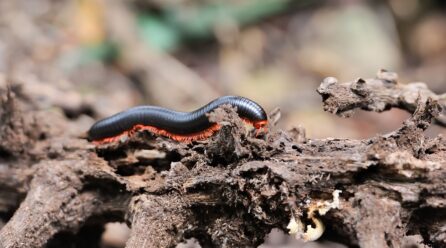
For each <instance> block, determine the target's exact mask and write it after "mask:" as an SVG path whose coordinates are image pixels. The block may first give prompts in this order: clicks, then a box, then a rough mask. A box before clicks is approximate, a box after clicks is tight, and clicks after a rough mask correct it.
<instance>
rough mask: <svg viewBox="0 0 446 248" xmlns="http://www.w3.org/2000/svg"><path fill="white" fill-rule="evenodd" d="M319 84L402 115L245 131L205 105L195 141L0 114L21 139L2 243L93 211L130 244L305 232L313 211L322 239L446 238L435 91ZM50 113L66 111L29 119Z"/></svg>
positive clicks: (247, 243)
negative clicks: (206, 126) (390, 122)
mask: <svg viewBox="0 0 446 248" xmlns="http://www.w3.org/2000/svg"><path fill="white" fill-rule="evenodd" d="M384 74H386V75H387V76H386V77H390V76H389V75H393V74H389V73H384ZM418 85H419V84H418ZM420 89H421V90H420ZM319 92H320V93H321V94H322V96H323V100H324V104H325V107H326V109H327V110H329V111H331V112H333V113H338V114H349V113H350V112H351V111H352V110H354V109H355V108H362V109H366V110H375V111H384V110H387V109H389V108H390V107H400V108H404V109H407V110H408V111H410V112H412V113H413V115H412V117H411V118H410V119H408V120H407V121H405V122H404V123H403V125H402V126H401V127H400V128H399V129H398V130H395V131H394V132H391V133H389V134H386V135H381V136H377V137H374V138H372V139H367V140H349V139H319V140H317V139H306V138H305V135H304V130H302V129H300V130H298V129H294V130H292V131H290V132H284V131H270V133H269V134H268V135H267V136H266V137H261V138H256V137H254V134H253V132H252V131H247V130H246V129H245V127H244V126H243V122H242V121H241V120H240V119H239V117H238V116H237V115H236V112H235V111H234V110H233V109H232V108H230V107H224V108H222V109H218V110H217V111H216V112H214V113H213V114H212V115H211V116H210V119H211V120H212V121H216V122H219V123H220V124H221V125H222V126H223V128H222V130H221V131H220V132H218V134H217V135H215V136H213V137H211V138H210V139H208V140H205V141H201V142H194V143H191V144H183V143H177V142H174V141H171V140H168V139H165V138H161V137H154V136H153V135H151V134H149V133H138V134H137V135H135V136H133V137H130V138H128V139H127V140H123V141H122V142H121V143H116V144H111V145H107V146H101V147H97V148H94V147H93V146H92V145H90V144H88V143H87V142H86V141H83V140H79V139H77V138H74V137H69V136H66V135H52V134H51V133H48V134H47V135H45V136H43V137H42V136H39V137H40V138H35V136H33V135H25V134H26V133H27V132H24V129H26V128H27V126H26V125H9V127H12V128H13V131H14V133H23V134H24V135H23V137H22V138H23V141H24V142H25V143H27V144H29V146H30V147H29V149H25V150H23V151H19V150H17V149H14V150H11V152H8V155H7V156H3V155H2V156H1V158H0V159H1V162H0V168H1V170H0V178H2V179H3V180H4V181H5V182H0V183H1V184H2V185H9V187H10V188H13V187H18V190H17V191H16V196H17V197H16V198H14V199H16V200H15V201H16V202H14V203H11V202H10V203H9V204H3V205H0V206H1V207H2V208H0V211H2V212H7V211H9V212H12V211H14V210H15V213H14V215H13V216H12V218H10V219H8V218H5V219H4V220H5V221H7V224H6V225H5V226H4V227H3V228H2V229H1V230H0V247H5V248H9V247H42V246H44V245H45V244H47V243H48V242H52V241H54V239H57V237H58V236H57V234H58V233H61V232H71V233H73V235H77V236H76V237H77V238H78V239H82V234H81V233H82V232H79V230H80V229H81V228H82V227H83V226H85V225H87V224H88V222H89V220H91V219H92V218H93V217H95V216H105V217H104V218H103V220H102V223H105V222H107V221H112V220H121V221H126V222H127V223H128V224H129V225H130V227H131V229H132V231H131V237H130V239H129V241H128V243H127V247H174V246H175V245H176V244H178V243H179V242H181V241H183V240H184V239H186V238H190V237H195V238H196V239H197V240H198V241H199V242H200V243H201V245H202V246H203V247H253V246H257V245H259V244H261V242H262V241H263V239H264V237H265V235H266V234H267V233H268V232H269V231H270V230H271V229H272V228H274V227H278V228H281V229H282V230H285V231H288V230H287V225H288V224H289V223H290V221H291V220H295V222H294V223H295V227H296V226H297V227H296V230H294V231H295V235H296V236H298V237H303V238H307V239H311V237H313V238H314V237H316V236H315V235H309V234H308V233H307V234H305V232H306V231H308V230H310V229H311V225H313V226H314V225H315V224H317V223H319V222H322V223H323V224H324V225H325V226H326V231H325V233H324V234H323V236H322V237H321V238H322V239H329V240H337V241H340V242H343V243H345V244H348V245H355V244H356V245H359V246H361V247H401V246H405V245H415V246H418V247H423V246H424V245H431V246H434V247H442V246H445V245H446V243H445V239H444V238H445V230H446V200H445V197H444V194H445V192H446V167H445V164H446V142H445V140H444V139H443V138H442V137H441V136H439V137H436V138H433V139H432V138H427V137H425V136H424V134H423V132H424V130H425V129H426V128H427V127H428V126H429V124H430V122H431V121H432V120H433V119H435V118H437V120H438V116H439V115H440V113H441V105H444V100H443V99H442V98H441V97H439V96H436V95H434V94H433V93H432V92H430V91H429V90H427V89H426V88H423V87H421V88H420V87H418V86H416V85H412V84H408V85H405V86H403V85H400V84H398V83H396V81H395V80H393V79H392V80H391V79H389V78H387V79H385V78H382V76H380V77H379V78H377V79H370V80H358V81H356V82H353V83H345V84H338V83H334V81H333V80H332V79H327V80H325V81H324V82H323V83H322V84H321V86H320V87H319ZM16 95H17V96H16V97H13V98H9V99H10V100H11V99H13V100H14V101H16V102H17V103H19V104H16V107H12V108H11V107H8V106H9V105H2V111H4V112H5V111H6V112H8V111H9V112H11V111H12V112H13V113H14V115H8V116H9V117H7V119H6V120H4V121H3V122H2V125H3V126H1V127H0V132H1V133H0V135H2V137H7V138H6V139H5V140H3V141H2V143H1V145H2V147H3V149H6V148H7V147H8V144H12V143H13V142H16V140H15V138H14V136H3V135H5V131H4V130H8V129H7V128H6V127H5V126H4V125H5V124H3V123H7V122H9V123H11V122H12V123H23V120H26V119H27V118H38V117H37V115H34V114H33V112H32V111H31V112H29V113H28V114H27V115H21V114H20V113H21V112H18V110H17V106H19V105H24V106H26V104H30V103H27V102H26V101H25V100H24V99H22V98H21V97H20V96H19V94H16ZM11 106H12V105H11ZM3 116H5V115H3ZM12 116H15V117H14V118H15V119H14V118H13V117H12ZM17 117H19V118H17ZM8 118H9V119H8ZM55 121H59V122H67V120H65V119H63V118H59V119H57V120H55V119H51V118H50V119H48V118H47V119H38V120H37V123H40V124H41V123H45V122H53V123H54V122H55ZM5 128H6V129H5ZM34 129H35V132H37V131H39V130H41V128H40V127H39V126H37V127H36V128H34ZM11 147H13V146H11ZM36 154H38V155H36ZM9 177H11V180H10V182H8V179H7V178H9ZM28 189H29V190H28ZM336 190H341V191H342V193H341V194H340V195H339V197H337V196H336V194H337V193H335V194H333V192H338V191H336ZM0 192H3V193H2V194H0V197H2V198H0V202H2V203H3V202H7V201H6V200H5V199H3V196H4V195H5V192H6V191H5V190H4V189H3V190H0ZM25 193H26V197H25V199H24V200H23V201H22V202H21V203H20V201H21V200H22V199H23V196H24V195H25ZM333 197H334V198H335V199H333ZM19 203H20V207H18V209H15V208H16V206H17V205H18V204H19ZM326 211H328V212H327V213H325V212H326ZM299 224H301V225H300V226H299ZM307 225H310V227H309V226H307ZM318 225H319V224H318ZM299 227H300V228H302V230H299Z"/></svg>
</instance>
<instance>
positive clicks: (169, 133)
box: [88, 96, 268, 144]
mask: <svg viewBox="0 0 446 248" xmlns="http://www.w3.org/2000/svg"><path fill="white" fill-rule="evenodd" d="M225 104H228V105H232V106H234V107H236V108H237V114H238V115H239V116H240V117H241V118H242V119H243V120H244V121H245V122H247V123H250V124H252V125H253V126H254V127H255V128H256V129H258V130H260V129H262V128H266V125H267V122H268V121H267V115H266V113H265V110H263V108H262V107H261V106H260V105H259V104H257V103H256V102H254V101H252V100H249V99H247V98H244V97H239V96H223V97H220V98H217V99H215V100H213V101H212V102H210V103H208V104H206V105H204V106H203V107H201V108H199V109H197V110H195V111H192V112H178V111H174V110H170V109H166V108H162V107H157V106H138V107H133V108H130V109H128V110H126V111H123V112H120V113H117V114H115V115H112V116H110V117H108V118H105V119H103V120H100V121H98V122H96V123H95V124H94V125H93V126H92V127H91V128H90V130H89V131H88V139H89V140H91V141H93V142H94V143H96V144H103V143H109V142H114V141H116V140H119V139H120V137H121V136H122V135H131V134H133V133H134V132H137V131H142V130H148V131H150V132H152V133H154V134H157V135H162V136H166V137H169V138H171V139H174V140H177V141H193V140H200V139H205V138H208V137H210V136H211V135H212V134H213V133H215V132H216V131H217V130H219V129H220V125H219V124H217V123H211V122H210V121H209V120H208V117H207V116H206V114H207V113H209V112H212V111H213V110H215V109H216V108H218V107H220V106H222V105H225Z"/></svg>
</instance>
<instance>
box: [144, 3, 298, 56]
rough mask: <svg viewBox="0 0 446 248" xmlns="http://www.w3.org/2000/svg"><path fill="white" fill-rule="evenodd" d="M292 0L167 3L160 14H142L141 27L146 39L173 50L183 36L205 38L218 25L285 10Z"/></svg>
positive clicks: (148, 12) (231, 23)
mask: <svg viewBox="0 0 446 248" xmlns="http://www.w3.org/2000/svg"><path fill="white" fill-rule="evenodd" d="M291 2H292V1H291V0H262V1H258V0H249V1H241V3H240V2H239V3H238V4H234V2H231V1H215V2H210V3H204V4H196V5H193V6H182V7H180V8H178V6H175V7H172V6H165V7H164V8H163V9H162V10H161V11H159V12H158V13H151V12H150V11H145V12H144V11H143V12H141V13H140V14H139V22H138V24H139V29H140V31H141V35H142V37H143V39H144V40H145V41H146V42H147V43H148V44H149V45H150V46H151V47H152V48H155V49H159V50H163V51H172V50H174V49H175V48H178V46H179V45H180V44H181V42H182V40H183V39H203V38H209V37H210V36H212V35H213V34H214V31H215V29H216V28H218V27H224V26H228V25H237V26H238V25H240V26H244V25H246V24H249V23H253V22H256V21H259V20H263V19H265V18H266V17H269V16H273V15H276V14H277V13H281V12H283V11H284V10H286V9H287V7H289V6H290V4H291Z"/></svg>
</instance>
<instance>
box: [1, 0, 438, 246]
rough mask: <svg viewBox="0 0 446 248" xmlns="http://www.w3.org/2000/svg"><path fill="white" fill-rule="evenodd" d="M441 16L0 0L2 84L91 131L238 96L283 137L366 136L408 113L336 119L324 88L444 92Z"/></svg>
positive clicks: (161, 1)
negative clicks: (111, 121) (98, 122)
mask: <svg viewBox="0 0 446 248" xmlns="http://www.w3.org/2000/svg"><path fill="white" fill-rule="evenodd" d="M445 12H446V2H445V1H442V0H436V1H435V0H377V1H360V0H332V1H323V0H301V1H291V0H153V1H148V0H146V1H145V0H130V1H117V0H77V1H56V0H33V1H27V0H15V1H7V0H2V1H0V86H1V85H2V84H6V83H10V82H13V83H19V84H21V85H22V86H23V90H24V91H25V93H29V95H30V96H31V97H32V98H34V99H33V100H35V102H37V105H38V106H36V107H38V108H41V109H48V110H51V111H61V113H62V114H64V115H66V116H67V117H68V118H70V119H72V120H73V122H78V123H79V126H80V129H83V130H86V129H88V127H89V125H91V124H92V123H93V121H94V120H95V119H98V118H102V117H106V116H108V115H111V114H114V113H116V112H118V111H121V110H123V109H125V108H128V107H131V106H134V105H139V104H153V105H160V106H164V107H169V108H174V109H177V110H183V111H189V110H193V109H195V108H197V107H199V106H202V105H203V104H205V103H207V102H208V101H210V100H212V99H214V98H216V97H218V96H221V95H228V94H234V95H242V96H245V97H248V98H251V99H253V100H255V101H257V102H259V103H260V104H261V105H262V106H264V107H265V109H266V110H267V111H271V110H273V109H274V108H275V107H280V109H281V111H282V119H281V121H280V122H279V128H283V129H289V128H291V127H293V126H303V127H304V128H305V129H306V131H307V135H308V136H309V137H310V138H322V137H338V138H368V137H372V136H374V135H376V134H377V133H385V132H389V131H391V130H394V129H395V128H397V127H398V126H399V125H400V124H401V123H402V121H403V120H404V119H406V118H407V117H408V116H409V114H407V113H405V112H403V111H400V110H391V111H389V112H385V113H381V114H377V113H369V112H363V111H359V112H358V113H356V114H355V115H354V117H353V118H350V119H342V118H339V117H336V116H333V115H331V114H328V113H325V112H323V110H322V103H321V97H320V96H319V95H318V94H317V93H316V88H317V87H318V85H319V83H320V82H321V81H322V79H323V78H325V77H327V76H334V77H337V78H338V79H339V80H340V81H350V80H354V79H356V78H358V77H363V78H368V77H374V76H375V74H376V72H377V71H378V70H379V69H381V68H384V69H387V70H391V71H395V72H397V73H398V74H399V76H400V82H402V83H408V82H414V81H422V82H426V83H427V84H428V86H429V87H430V88H431V89H432V90H433V91H435V92H437V93H444V92H446V15H445ZM438 133H444V134H446V132H445V131H444V129H443V130H442V129H440V128H438V127H431V128H430V129H429V130H428V135H431V136H433V135H436V134H438ZM118 229H119V228H118ZM121 229H122V228H121ZM118 236H119V235H111V236H110V237H109V239H108V240H109V241H110V240H113V238H114V237H118ZM122 239H124V240H125V235H124V238H121V241H119V240H118V241H116V242H117V243H116V242H115V243H113V242H111V241H110V242H109V243H106V245H105V243H104V246H106V247H120V243H119V242H121V243H122ZM272 240H274V238H273V239H272ZM277 240H279V241H277ZM286 240H288V238H286V237H282V238H277V239H276V241H277V242H276V241H271V242H273V243H274V242H276V243H277V244H276V243H274V244H275V245H278V246H271V245H270V246H268V244H265V247H295V246H287V245H286V244H288V243H287V241H286ZM107 242H108V241H107ZM121 245H122V244H121Z"/></svg>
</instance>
